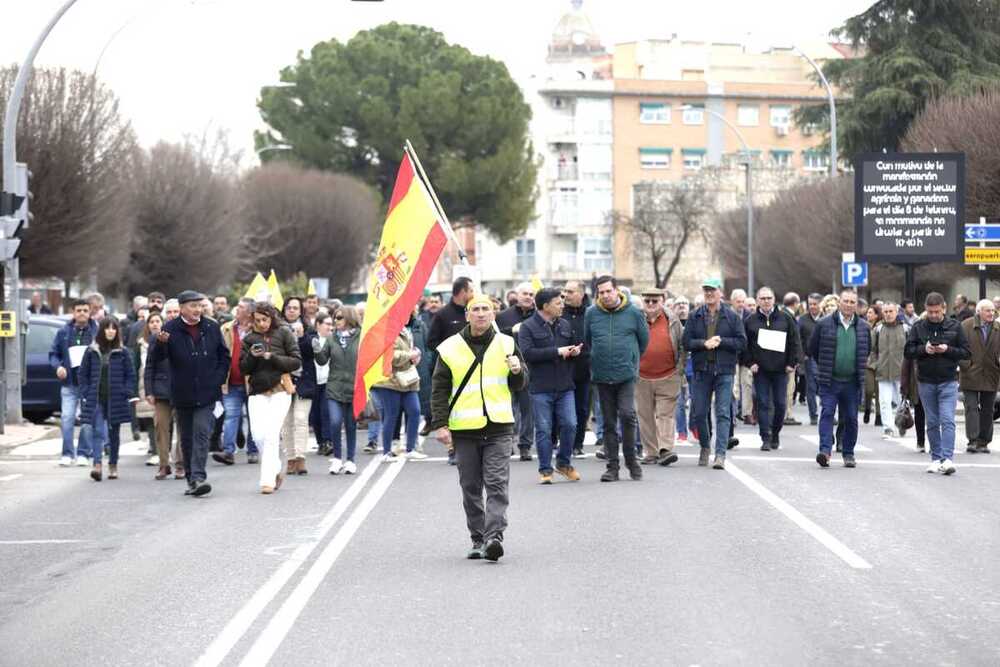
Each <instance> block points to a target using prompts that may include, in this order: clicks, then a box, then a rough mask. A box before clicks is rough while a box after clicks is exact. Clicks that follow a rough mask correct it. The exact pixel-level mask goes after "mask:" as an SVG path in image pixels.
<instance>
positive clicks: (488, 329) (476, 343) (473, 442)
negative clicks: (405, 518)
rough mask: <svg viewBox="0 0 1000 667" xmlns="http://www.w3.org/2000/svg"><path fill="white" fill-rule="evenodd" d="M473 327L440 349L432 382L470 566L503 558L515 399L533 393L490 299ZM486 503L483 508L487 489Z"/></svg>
mask: <svg viewBox="0 0 1000 667" xmlns="http://www.w3.org/2000/svg"><path fill="white" fill-rule="evenodd" d="M465 311H466V319H467V320H468V322H469V324H468V325H467V326H466V327H465V328H464V329H462V330H461V331H460V332H459V333H457V334H455V335H454V336H451V337H450V338H447V339H445V340H444V342H442V343H441V344H440V345H439V346H438V349H437V353H438V362H437V366H436V367H435V369H434V377H433V379H432V383H431V426H432V428H434V429H436V430H437V438H438V440H440V441H441V442H442V443H443V444H444V445H445V446H448V445H451V444H452V442H454V447H455V459H456V462H457V464H458V479H459V484H460V485H461V487H462V502H463V505H464V507H465V518H466V523H467V524H468V527H469V534H470V536H471V537H472V549H471V550H470V551H469V553H468V557H469V558H470V559H480V558H485V559H486V560H490V561H496V560H498V559H499V558H500V557H501V556H503V531H504V529H505V528H506V527H507V505H508V502H509V501H508V497H507V487H508V482H509V480H510V452H511V450H512V448H513V446H514V436H515V429H514V408H513V405H512V403H511V394H512V392H515V391H519V390H521V389H523V388H524V387H526V386H527V374H528V372H527V370H526V367H525V364H524V360H523V359H522V358H521V354H520V352H519V351H518V350H517V346H516V345H515V343H514V339H513V338H512V337H510V336H507V335H506V334H502V333H499V332H498V331H497V330H496V329H495V328H494V325H493V320H494V318H495V317H496V314H495V312H494V310H493V305H492V303H491V302H490V299H489V297H487V296H485V295H482V294H478V295H476V296H474V297H473V298H472V299H471V300H470V301H469V302H468V303H467V304H466V307H465ZM484 488H485V490H486V503H485V506H484V504H483V490H484Z"/></svg>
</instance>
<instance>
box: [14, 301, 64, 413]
mask: <svg viewBox="0 0 1000 667" xmlns="http://www.w3.org/2000/svg"><path fill="white" fill-rule="evenodd" d="M68 321H69V317H58V316H54V315H32V316H31V317H30V318H29V319H28V336H27V341H26V342H25V346H24V347H25V350H24V351H25V355H27V359H26V362H27V373H26V375H27V378H28V381H27V383H26V384H25V385H24V386H23V387H22V388H21V411H22V412H23V413H24V417H25V419H30V420H31V421H33V422H36V423H38V422H43V421H45V420H46V419H48V418H49V417H51V416H52V413H54V412H59V408H60V407H61V403H62V400H61V398H60V397H59V387H60V385H61V383H60V382H59V378H57V377H56V371H55V369H54V368H52V366H50V365H49V350H51V349H52V341H54V340H55V338H56V333H57V332H58V331H59V329H61V328H62V327H63V326H65V324H66V323H67V322H68Z"/></svg>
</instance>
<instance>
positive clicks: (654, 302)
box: [642, 299, 660, 306]
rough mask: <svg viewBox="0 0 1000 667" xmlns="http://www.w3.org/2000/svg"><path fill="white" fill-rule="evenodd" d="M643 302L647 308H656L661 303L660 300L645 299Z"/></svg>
mask: <svg viewBox="0 0 1000 667" xmlns="http://www.w3.org/2000/svg"><path fill="white" fill-rule="evenodd" d="M642 301H643V303H645V304H646V305H647V306H655V305H656V304H658V303H659V302H660V300H659V299H643V300H642Z"/></svg>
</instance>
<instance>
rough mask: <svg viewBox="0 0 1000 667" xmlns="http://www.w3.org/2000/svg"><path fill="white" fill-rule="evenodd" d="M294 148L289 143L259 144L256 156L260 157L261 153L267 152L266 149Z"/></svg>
mask: <svg viewBox="0 0 1000 667" xmlns="http://www.w3.org/2000/svg"><path fill="white" fill-rule="evenodd" d="M291 150H295V148H294V147H293V146H291V145H289V144H271V145H270V146H261V147H260V148H258V149H257V151H256V153H257V157H260V155H261V153H267V152H268V151H291Z"/></svg>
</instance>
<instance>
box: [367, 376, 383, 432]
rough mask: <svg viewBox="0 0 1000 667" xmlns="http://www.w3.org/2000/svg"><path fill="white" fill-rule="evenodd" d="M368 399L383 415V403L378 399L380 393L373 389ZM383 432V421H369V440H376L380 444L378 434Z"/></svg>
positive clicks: (380, 414)
mask: <svg viewBox="0 0 1000 667" xmlns="http://www.w3.org/2000/svg"><path fill="white" fill-rule="evenodd" d="M368 400H370V401H371V402H372V406H373V407H374V408H375V409H376V410H377V411H378V413H379V416H384V415H382V403H381V401H379V400H378V393H377V392H376V391H375V390H374V389H372V392H371V393H370V394H369V395H368ZM381 432H382V422H381V420H378V421H370V422H368V442H374V443H375V444H376V445H377V444H378V434H379V433H381Z"/></svg>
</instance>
